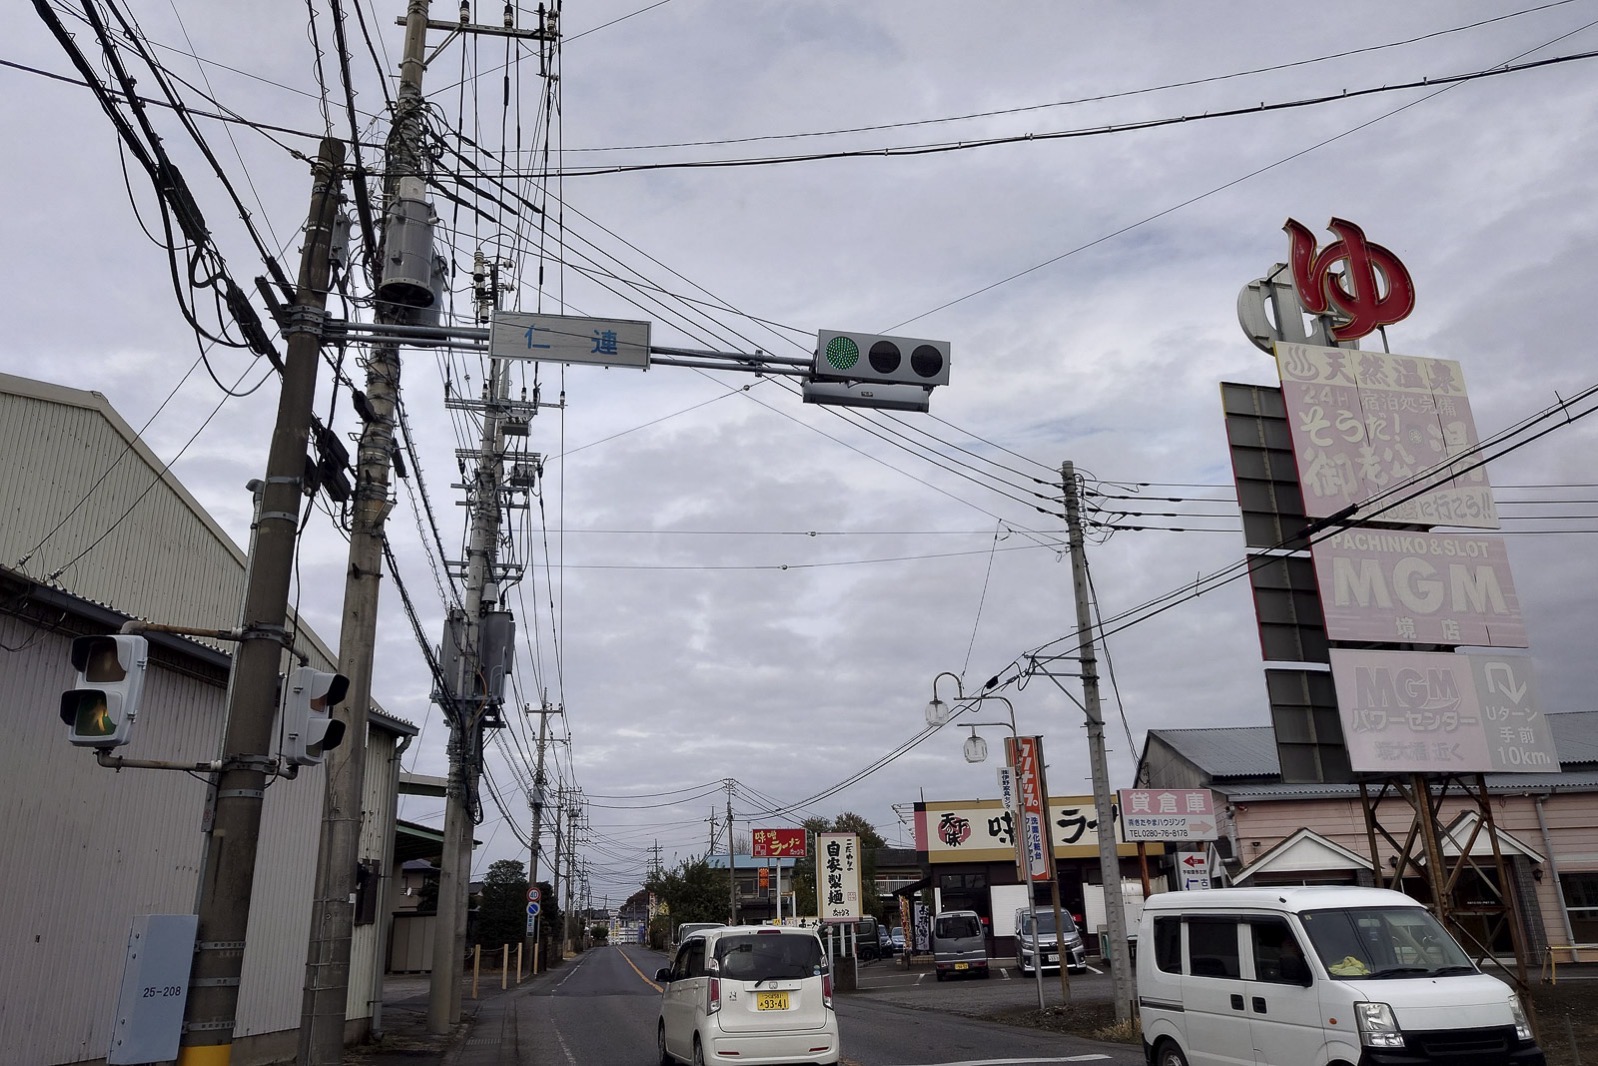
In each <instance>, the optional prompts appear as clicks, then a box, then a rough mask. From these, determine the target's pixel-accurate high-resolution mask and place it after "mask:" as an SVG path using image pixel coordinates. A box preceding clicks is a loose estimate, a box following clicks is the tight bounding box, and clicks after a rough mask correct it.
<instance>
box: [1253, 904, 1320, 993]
mask: <svg viewBox="0 0 1598 1066" xmlns="http://www.w3.org/2000/svg"><path fill="white" fill-rule="evenodd" d="M1248 935H1249V943H1250V946H1251V947H1252V949H1253V952H1254V979H1255V980H1257V981H1270V982H1272V983H1273V984H1282V985H1302V984H1304V983H1305V979H1306V978H1307V977H1308V976H1309V969H1308V967H1307V966H1306V965H1305V963H1304V949H1303V948H1302V947H1301V946H1300V945H1299V943H1298V940H1297V938H1295V937H1294V936H1293V931H1292V930H1291V929H1289V928H1288V927H1287V923H1286V922H1284V921H1280V920H1266V921H1255V922H1250V923H1249V927H1248Z"/></svg>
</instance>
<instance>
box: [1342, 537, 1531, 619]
mask: <svg viewBox="0 0 1598 1066" xmlns="http://www.w3.org/2000/svg"><path fill="white" fill-rule="evenodd" d="M1310 554H1311V555H1313V556H1314V559H1315V583H1316V585H1317V586H1318V587H1319V588H1320V593H1321V610H1322V611H1323V612H1324V614H1325V617H1326V635H1327V636H1328V637H1329V638H1331V639H1332V640H1347V641H1361V642H1373V641H1374V642H1380V643H1384V644H1397V643H1403V644H1451V645H1460V644H1470V645H1476V646H1481V647H1491V648H1524V647H1525V646H1526V643H1527V641H1526V623H1525V622H1524V621H1522V619H1521V616H1520V600H1519V599H1518V598H1517V597H1516V595H1515V579H1514V578H1513V577H1512V576H1511V575H1510V572H1509V553H1508V551H1507V550H1506V549H1505V547H1504V538H1502V537H1499V536H1493V535H1491V534H1486V533H1416V532H1412V531H1409V530H1397V529H1371V528H1365V529H1349V530H1344V531H1343V532H1340V533H1338V534H1336V535H1334V536H1331V537H1328V538H1327V539H1325V540H1323V541H1319V542H1317V543H1316V544H1315V545H1314V546H1313V547H1311V548H1310Z"/></svg>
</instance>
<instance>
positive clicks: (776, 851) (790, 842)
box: [749, 829, 805, 859]
mask: <svg viewBox="0 0 1598 1066" xmlns="http://www.w3.org/2000/svg"><path fill="white" fill-rule="evenodd" d="M749 840H750V854H752V855H753V856H754V857H755V858H757V859H769V858H777V857H781V856H783V855H803V854H805V831H804V830H803V829H756V830H755V831H754V832H753V833H751V834H750V836H749Z"/></svg>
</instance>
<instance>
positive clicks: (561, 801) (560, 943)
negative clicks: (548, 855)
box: [549, 788, 566, 962]
mask: <svg viewBox="0 0 1598 1066" xmlns="http://www.w3.org/2000/svg"><path fill="white" fill-rule="evenodd" d="M565 813H566V790H565V789H564V788H557V789H556V790H555V862H554V864H553V865H552V866H551V867H550V877H549V889H550V891H549V894H550V895H551V896H553V897H554V902H555V910H556V911H558V912H559V913H560V928H559V929H556V928H555V927H554V926H550V930H549V931H550V932H551V933H555V934H556V936H555V937H553V939H554V941H555V949H556V950H557V951H561V952H564V951H565V946H566V908H564V907H562V906H561V905H560V860H561V857H562V856H563V855H565V852H564V851H563V850H561V849H562V847H563V845H564V843H565V836H564V834H563V833H562V832H561V828H560V825H561V822H560V820H561V817H562V816H563V815H564V814H565ZM552 961H554V962H558V961H560V960H559V959H555V960H552Z"/></svg>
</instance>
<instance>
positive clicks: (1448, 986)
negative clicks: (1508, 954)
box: [1137, 885, 1544, 1066]
mask: <svg viewBox="0 0 1598 1066" xmlns="http://www.w3.org/2000/svg"><path fill="white" fill-rule="evenodd" d="M1138 940H1139V942H1140V944H1141V947H1142V950H1141V951H1140V952H1139V953H1138V959H1137V990H1138V997H1139V998H1138V1002H1139V1004H1140V1007H1141V1013H1142V1016H1143V1050H1144V1056H1145V1057H1146V1059H1147V1061H1148V1062H1150V1063H1151V1064H1158V1066H1187V1064H1188V1063H1190V1062H1204V1063H1209V1062H1250V1063H1256V1064H1258V1066H1301V1064H1302V1063H1314V1062H1360V1063H1399V1062H1405V1063H1444V1062H1448V1063H1464V1062H1472V1063H1482V1064H1488V1063H1491V1064H1493V1066H1543V1062H1544V1056H1543V1053H1542V1051H1541V1050H1540V1049H1538V1047H1537V1045H1536V1043H1534V1042H1533V1038H1532V1033H1531V1026H1530V1025H1529V1024H1528V1023H1527V1018H1526V1013H1525V1011H1524V1010H1523V1009H1522V1008H1521V1005H1520V1000H1519V998H1518V997H1517V996H1516V995H1515V993H1514V992H1513V991H1512V990H1511V989H1510V988H1509V986H1508V985H1506V984H1504V983H1503V982H1502V981H1500V980H1498V979H1497V978H1495V977H1491V976H1488V975H1487V974H1484V973H1482V972H1481V971H1480V970H1478V969H1477V968H1476V966H1475V964H1474V963H1472V962H1471V959H1470V956H1469V955H1468V954H1466V953H1465V951H1464V950H1463V949H1462V948H1461V947H1460V946H1459V944H1458V943H1457V942H1455V940H1454V939H1453V937H1451V936H1449V934H1448V932H1447V931H1446V930H1445V929H1444V928H1443V926H1442V925H1441V924H1440V923H1439V922H1438V921H1437V919H1436V918H1434V917H1432V915H1431V913H1430V912H1428V911H1427V910H1426V908H1425V907H1424V906H1423V905H1421V904H1420V903H1419V902H1418V901H1416V900H1413V899H1411V898H1409V897H1408V896H1405V895H1403V894H1402V893H1399V892H1392V891H1389V890H1387V889H1382V888H1356V887H1354V886H1352V885H1337V886H1316V887H1293V888H1270V889H1263V888H1222V889H1212V890H1209V891H1205V892H1161V893H1159V894H1157V895H1153V896H1150V897H1149V898H1148V900H1147V901H1146V902H1145V903H1144V905H1143V917H1142V920H1141V922H1140V924H1139V927H1138Z"/></svg>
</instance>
